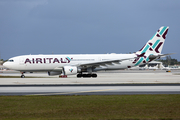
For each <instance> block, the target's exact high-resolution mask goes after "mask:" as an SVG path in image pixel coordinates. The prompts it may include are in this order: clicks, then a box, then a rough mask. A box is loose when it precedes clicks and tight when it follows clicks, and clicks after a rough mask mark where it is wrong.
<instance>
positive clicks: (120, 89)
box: [0, 70, 180, 95]
mask: <svg viewBox="0 0 180 120" xmlns="http://www.w3.org/2000/svg"><path fill="white" fill-rule="evenodd" d="M179 73H180V71H172V72H170V73H167V72H165V71H137V70H136V71H115V72H100V73H98V77H97V78H76V76H75V75H74V76H70V77H68V78H58V76H54V77H49V76H47V74H45V73H35V74H34V73H33V74H26V76H33V77H34V78H0V95H124V94H127V95H130V94H180V74H179ZM0 75H9V76H19V75H20V74H19V73H1V74H0ZM38 77H40V78H38Z"/></svg>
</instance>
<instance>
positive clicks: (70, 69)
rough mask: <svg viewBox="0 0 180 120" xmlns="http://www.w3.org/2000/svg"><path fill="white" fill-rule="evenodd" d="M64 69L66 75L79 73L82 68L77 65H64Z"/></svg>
mask: <svg viewBox="0 0 180 120" xmlns="http://www.w3.org/2000/svg"><path fill="white" fill-rule="evenodd" d="M63 71H64V74H65V75H73V74H77V73H78V72H80V71H81V70H80V69H78V68H77V67H76V66H64V67H63Z"/></svg>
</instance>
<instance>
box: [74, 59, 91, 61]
mask: <svg viewBox="0 0 180 120" xmlns="http://www.w3.org/2000/svg"><path fill="white" fill-rule="evenodd" d="M72 61H94V59H72Z"/></svg>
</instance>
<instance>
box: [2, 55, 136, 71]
mask: <svg viewBox="0 0 180 120" xmlns="http://www.w3.org/2000/svg"><path fill="white" fill-rule="evenodd" d="M134 57H136V55H135V54H67V55H23V56H17V57H13V58H10V59H9V60H10V61H9V62H6V63H4V66H6V67H8V68H10V69H13V70H18V71H24V72H26V71H32V72H33V71H53V70H55V69H56V68H61V67H64V66H78V65H81V64H85V63H95V62H102V61H110V60H117V59H126V58H132V59H129V60H124V61H122V62H119V63H113V64H107V65H105V66H104V65H103V66H98V67H96V68H95V69H94V71H99V70H118V69H125V68H127V67H128V66H131V67H133V66H134V64H133V63H132V62H133V61H134V59H133V58H134ZM11 60H13V61H11Z"/></svg>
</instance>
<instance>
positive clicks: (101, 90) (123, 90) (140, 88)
mask: <svg viewBox="0 0 180 120" xmlns="http://www.w3.org/2000/svg"><path fill="white" fill-rule="evenodd" d="M124 94H126V95H131V94H180V84H120V85H118V84H116V85H110V84H102V85H6V86H3V85H1V86H0V95H124Z"/></svg>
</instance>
